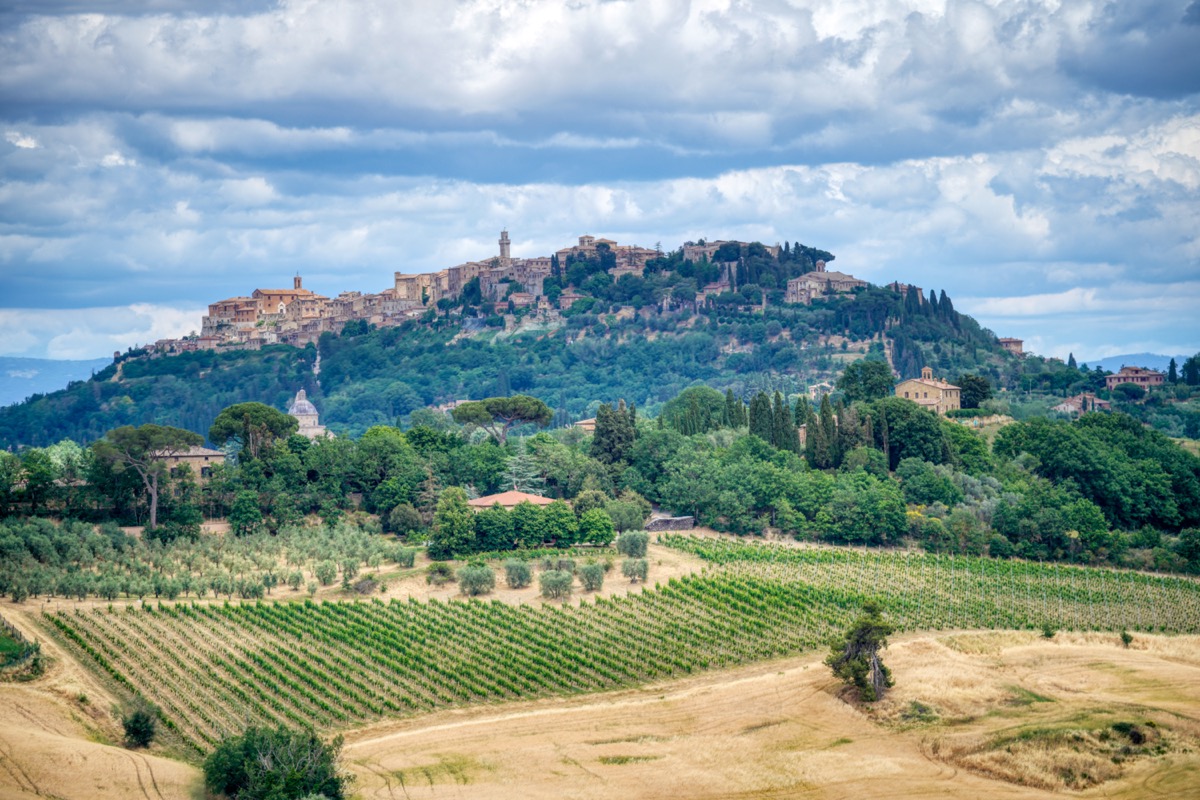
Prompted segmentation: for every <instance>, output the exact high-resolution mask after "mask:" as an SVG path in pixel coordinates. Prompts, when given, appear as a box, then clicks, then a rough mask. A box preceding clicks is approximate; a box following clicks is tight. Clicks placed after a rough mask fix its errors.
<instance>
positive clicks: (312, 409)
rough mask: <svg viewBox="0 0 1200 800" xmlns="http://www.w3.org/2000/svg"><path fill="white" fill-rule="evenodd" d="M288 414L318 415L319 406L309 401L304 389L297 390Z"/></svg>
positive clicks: (297, 415)
mask: <svg viewBox="0 0 1200 800" xmlns="http://www.w3.org/2000/svg"><path fill="white" fill-rule="evenodd" d="M287 413H288V414H290V415H292V416H293V417H305V416H311V417H315V416H317V407H316V406H314V405H313V404H312V403H310V402H309V401H308V397H307V396H306V395H305V392H304V390H303V389H301V390H300V391H298V392H296V399H295V400H293V401H292V404H291V405H290V406H288V412H287Z"/></svg>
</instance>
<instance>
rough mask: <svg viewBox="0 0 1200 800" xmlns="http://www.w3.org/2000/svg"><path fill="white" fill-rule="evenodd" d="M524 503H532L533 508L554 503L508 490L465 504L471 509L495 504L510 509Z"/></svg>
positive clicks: (547, 498) (546, 499) (532, 495)
mask: <svg viewBox="0 0 1200 800" xmlns="http://www.w3.org/2000/svg"><path fill="white" fill-rule="evenodd" d="M524 502H530V503H533V504H534V505H535V506H548V505H550V504H551V503H553V502H554V501H553V500H551V499H550V498H549V497H542V496H541V495H536V494H529V493H527V492H518V491H515V490H510V491H507V492H501V493H500V494H489V495H488V496H487V497H478V498H476V499H474V500H468V501H467V504H468V505H469V506H471V507H472V508H491V507H492V506H494V505H495V504H496V503H499V504H500V505H502V506H504V507H505V508H511V507H513V506H515V505H517V504H518V503H524Z"/></svg>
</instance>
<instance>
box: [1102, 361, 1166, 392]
mask: <svg viewBox="0 0 1200 800" xmlns="http://www.w3.org/2000/svg"><path fill="white" fill-rule="evenodd" d="M1165 381H1166V376H1164V375H1163V374H1162V373H1161V372H1156V371H1155V370H1152V369H1146V368H1145V367H1125V366H1122V367H1121V371H1120V372H1118V373H1116V374H1114V375H1105V376H1104V388H1105V389H1108V390H1109V391H1110V392H1111V391H1112V390H1113V389H1115V388H1116V387H1118V386H1120V385H1121V384H1122V383H1132V384H1133V385H1135V386H1141V387H1142V388H1143V389H1149V388H1150V387H1151V386H1162V385H1163V383H1164V382H1165Z"/></svg>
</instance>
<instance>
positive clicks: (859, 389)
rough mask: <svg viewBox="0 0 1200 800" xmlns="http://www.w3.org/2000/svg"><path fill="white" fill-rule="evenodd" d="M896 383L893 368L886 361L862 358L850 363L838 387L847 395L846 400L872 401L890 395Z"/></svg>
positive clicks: (839, 379) (838, 382)
mask: <svg viewBox="0 0 1200 800" xmlns="http://www.w3.org/2000/svg"><path fill="white" fill-rule="evenodd" d="M895 385H896V379H895V378H894V377H892V368H891V367H890V366H888V363H887V362H886V361H875V360H874V359H862V360H861V361H855V362H854V363H853V364H848V365H847V366H846V369H845V370H844V371H843V372H842V374H841V376H840V377H839V378H838V381H837V388H838V389H839V390H841V392H842V394H844V395H845V396H846V401H847V402H850V403H853V402H854V401H855V400H863V401H868V402H869V401H871V400H878V399H880V398H881V397H888V396H889V395H891V393H892V389H893V388H894V387H895Z"/></svg>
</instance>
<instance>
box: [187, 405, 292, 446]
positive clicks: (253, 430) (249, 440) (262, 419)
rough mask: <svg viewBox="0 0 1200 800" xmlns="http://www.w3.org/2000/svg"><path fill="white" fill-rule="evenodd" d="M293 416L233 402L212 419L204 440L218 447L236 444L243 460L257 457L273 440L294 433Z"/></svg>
mask: <svg viewBox="0 0 1200 800" xmlns="http://www.w3.org/2000/svg"><path fill="white" fill-rule="evenodd" d="M299 426H300V423H299V422H298V421H297V420H296V418H295V417H292V416H289V415H288V414H285V413H283V412H282V411H280V410H279V409H277V408H272V407H271V406H269V405H266V404H265V403H236V404H234V405H232V406H229V408H226V409H225V410H224V411H222V412H221V413H220V414H218V415H217V418H216V419H215V420H213V424H212V427H210V428H209V429H208V440H209V441H210V442H212V443H213V444H215V445H217V446H218V447H220V446H222V445H225V444H228V443H229V442H230V441H231V440H232V441H236V442H237V443H238V444H240V445H241V447H242V452H243V453H245V454H246V457H247V458H258V457H259V456H260V455H262V453H263V452H264V451H265V450H266V449H267V447H269V446H270V445H272V444H274V443H275V442H277V441H280V440H284V439H287V438H288V437H289V436H291V435H292V434H293V433H295V432H296V430H297V428H298V427H299Z"/></svg>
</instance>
